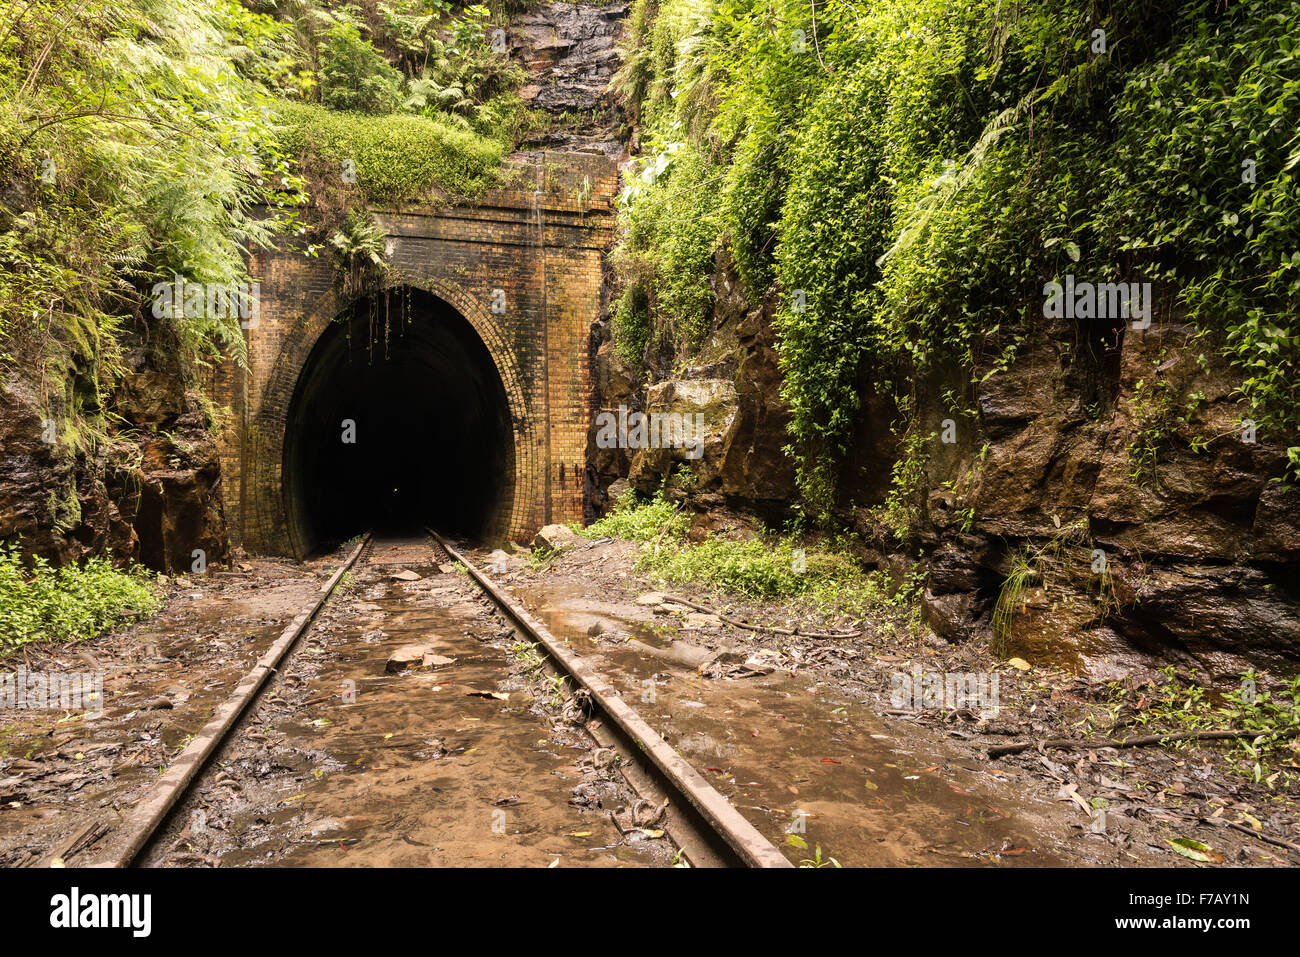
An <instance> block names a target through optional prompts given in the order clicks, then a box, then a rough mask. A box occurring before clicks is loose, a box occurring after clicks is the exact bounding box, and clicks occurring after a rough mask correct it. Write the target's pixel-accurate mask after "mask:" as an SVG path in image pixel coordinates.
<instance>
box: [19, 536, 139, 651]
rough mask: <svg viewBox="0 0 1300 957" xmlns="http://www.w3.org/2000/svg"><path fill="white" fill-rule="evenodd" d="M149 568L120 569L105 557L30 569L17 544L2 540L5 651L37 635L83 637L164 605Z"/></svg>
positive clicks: (44, 637) (43, 637)
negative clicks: (23, 560) (78, 563)
mask: <svg viewBox="0 0 1300 957" xmlns="http://www.w3.org/2000/svg"><path fill="white" fill-rule="evenodd" d="M161 604H162V603H161V601H160V599H159V597H158V594H157V585H156V579H155V578H154V576H153V575H152V574H151V573H150V572H148V571H147V570H146V569H143V568H141V567H138V566H137V567H135V568H132V569H131V570H130V571H126V572H123V571H118V570H117V569H115V568H114V567H113V566H112V564H111V563H110V562H108V561H107V560H106V559H103V558H91V559H89V560H88V561H86V562H85V563H84V564H81V565H67V566H65V567H63V568H57V569H56V568H51V567H50V565H49V563H48V562H46V561H45V559H43V558H39V557H37V558H36V559H35V560H34V563H33V566H32V568H31V569H30V570H29V569H27V568H25V567H24V566H23V563H22V558H21V556H20V554H19V551H18V546H17V545H15V544H12V543H11V544H0V654H3V653H6V652H10V651H13V650H14V649H15V648H19V647H21V646H23V645H25V644H27V643H29V642H33V641H84V640H87V639H90V638H94V637H95V636H96V635H98V634H99V633H100V632H101V631H103V630H105V629H106V628H111V627H113V626H115V625H117V624H119V623H121V622H123V621H126V620H128V619H130V618H134V617H136V616H140V615H148V614H152V613H153V612H155V611H157V610H158V608H159V607H161Z"/></svg>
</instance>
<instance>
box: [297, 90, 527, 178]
mask: <svg viewBox="0 0 1300 957" xmlns="http://www.w3.org/2000/svg"><path fill="white" fill-rule="evenodd" d="M276 115H277V118H278V119H279V120H280V122H281V124H282V128H281V134H280V141H281V145H282V148H283V149H284V151H285V152H286V153H289V154H291V155H295V156H300V157H301V156H311V157H313V158H315V159H316V160H317V161H319V162H320V163H321V164H322V168H330V169H332V170H338V171H342V170H343V169H344V164H345V163H346V162H348V161H350V162H351V163H354V164H355V172H356V180H357V186H358V187H360V189H361V190H362V192H363V194H364V195H365V198H366V199H367V200H368V201H370V202H373V203H400V202H403V201H410V200H418V199H428V198H430V197H431V195H432V194H433V191H434V190H443V191H445V192H446V193H448V194H450V195H452V196H453V197H467V196H473V195H476V194H477V193H479V192H481V191H482V190H484V189H486V188H487V187H489V186H491V185H493V184H494V183H495V182H496V175H497V169H498V167H499V165H500V163H501V159H502V156H503V155H504V153H505V148H504V146H503V144H502V143H500V142H498V141H495V140H491V139H487V138H486V137H483V136H481V135H479V134H477V133H474V132H472V131H470V130H467V129H464V128H463V127H460V126H457V125H454V124H452V123H450V122H447V121H445V120H441V119H430V118H429V117H426V116H408V115H401V114H393V115H389V116H366V115H364V114H360V113H335V112H333V111H331V110H327V109H325V108H324V107H321V106H317V105H314V104H309V103H293V102H290V101H287V100H286V101H281V102H280V103H278V104H277V107H276Z"/></svg>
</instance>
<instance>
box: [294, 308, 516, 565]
mask: <svg viewBox="0 0 1300 957" xmlns="http://www.w3.org/2000/svg"><path fill="white" fill-rule="evenodd" d="M285 429H286V434H285V442H284V490H285V496H286V502H285V504H286V507H287V509H288V512H289V520H290V526H291V528H293V529H294V531H295V536H294V537H295V538H296V539H297V540H298V541H297V542H296V544H297V546H298V548H299V550H300V551H301V552H302V553H303V554H310V553H312V552H316V551H319V550H321V549H323V548H330V547H333V546H334V545H336V544H337V543H338V542H341V541H345V540H346V539H348V538H350V537H352V536H353V535H356V534H358V533H360V532H363V531H366V530H367V529H374V530H375V531H376V532H380V533H389V532H413V531H418V530H419V529H420V528H421V527H422V526H425V525H428V526H432V527H433V528H435V529H437V530H438V531H440V532H446V533H449V534H454V535H464V536H468V537H471V538H482V537H484V536H485V535H486V534H488V532H489V529H490V527H491V523H492V519H493V517H494V515H495V514H496V512H497V510H498V508H499V506H500V505H501V500H502V496H503V495H504V494H506V492H507V489H508V488H509V487H510V481H509V480H510V476H511V475H512V473H513V468H514V458H513V456H514V446H513V442H512V430H511V420H510V412H509V407H508V405H507V402H506V395H505V389H504V388H503V386H502V384H501V379H500V376H499V375H498V374H497V371H496V366H495V364H494V363H493V361H492V357H491V355H490V354H489V353H488V350H487V347H486V346H484V344H483V342H482V340H480V339H479V337H478V335H477V333H476V332H475V331H474V329H473V327H472V326H471V325H470V324H469V323H468V322H467V321H466V320H465V319H464V317H463V316H461V315H460V313H458V312H457V311H456V310H455V309H454V308H453V307H451V306H450V305H448V304H447V303H445V302H444V301H442V300H441V299H438V298H436V297H435V296H432V295H430V294H428V293H426V292H423V291H421V290H416V289H410V288H403V289H395V290H390V291H389V292H387V293H386V294H385V293H379V294H376V295H373V296H369V297H364V298H361V299H359V300H357V301H356V302H355V303H354V304H353V306H352V307H351V308H350V309H349V310H348V312H347V313H345V314H344V315H342V316H340V317H339V319H338V320H337V321H336V322H335V323H334V324H333V326H331V327H330V329H329V330H327V331H326V333H325V334H324V335H322V336H321V339H320V341H319V342H318V343H317V344H316V347H315V349H314V350H313V351H312V354H311V356H310V358H309V359H308V361H307V364H306V365H305V367H304V368H303V371H302V374H301V376H300V378H299V381H298V383H297V387H296V389H295V392H294V397H293V402H292V404H291V405H290V409H289V415H288V419H287V421H286V423H285Z"/></svg>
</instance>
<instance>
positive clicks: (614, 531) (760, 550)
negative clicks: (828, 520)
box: [582, 495, 891, 614]
mask: <svg viewBox="0 0 1300 957" xmlns="http://www.w3.org/2000/svg"><path fill="white" fill-rule="evenodd" d="M688 527H689V520H688V518H687V516H686V514H685V513H684V512H683V511H682V510H681V509H679V508H678V507H677V506H675V505H673V504H672V503H671V502H668V501H666V500H665V499H663V498H662V497H655V498H653V499H651V500H649V501H646V502H637V501H636V499H635V498H634V497H633V496H632V495H627V496H625V497H624V498H623V499H622V500H620V501H619V503H618V505H617V506H615V508H614V510H613V511H612V512H610V514H608V515H606V516H605V517H604V518H602V519H600V521H598V522H594V523H593V524H591V525H589V526H588V527H587V528H585V529H583V530H582V534H584V535H586V536H587V537H589V538H600V537H604V536H607V535H608V536H611V537H614V538H623V539H627V540H629V541H635V542H644V543H645V545H644V547H643V548H642V550H641V554H640V556H639V558H638V560H637V567H638V568H639V569H641V570H644V571H648V572H650V574H651V575H652V576H653V577H655V578H656V579H658V580H660V581H663V582H665V583H668V584H679V585H699V586H702V587H705V588H716V589H720V590H722V591H724V592H729V593H731V594H735V595H743V596H745V597H748V598H760V599H767V600H780V599H786V598H796V599H799V600H800V601H801V602H802V603H803V604H806V605H808V606H811V607H815V608H818V609H821V610H826V611H834V612H840V613H848V614H858V613H862V612H865V611H866V610H867V609H870V608H873V607H879V606H880V605H881V604H882V603H884V602H888V601H890V600H891V599H889V598H888V597H887V592H886V589H885V587H884V582H883V578H882V576H880V575H879V574H873V575H867V574H864V573H863V571H862V569H861V568H859V567H858V565H857V563H856V562H855V561H854V560H853V558H852V557H851V556H850V555H848V554H847V553H846V552H844V551H842V550H838V549H823V548H812V549H803V550H802V555H800V554H799V550H800V549H801V546H800V544H799V542H798V540H797V539H796V538H795V537H793V536H787V537H784V538H770V537H762V538H755V539H750V540H748V541H732V540H730V539H725V538H717V537H713V536H710V537H708V538H705V539H704V540H703V541H702V542H700V543H699V544H691V543H690V542H688V541H687V540H686V530H687V528H688Z"/></svg>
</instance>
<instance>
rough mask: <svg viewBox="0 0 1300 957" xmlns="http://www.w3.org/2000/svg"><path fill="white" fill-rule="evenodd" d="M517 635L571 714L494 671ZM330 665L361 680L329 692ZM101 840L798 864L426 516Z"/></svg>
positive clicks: (536, 860)
mask: <svg viewBox="0 0 1300 957" xmlns="http://www.w3.org/2000/svg"><path fill="white" fill-rule="evenodd" d="M457 565H459V566H460V567H461V568H463V569H464V570H465V572H466V573H467V578H466V577H464V576H462V575H460V574H459V573H458V572H457V571H456V566H457ZM394 569H398V570H397V571H394ZM412 569H414V570H412ZM469 583H472V588H471V587H469ZM349 586H351V588H349ZM356 589H359V593H357V594H353V593H352V592H353V591H354V590H356ZM341 592H342V593H343V594H340V593H341ZM485 634H486V635H487V637H488V638H490V639H491V640H487V639H485ZM430 637H432V639H433V643H432V644H427V654H426V655H425V657H424V658H423V662H424V663H425V665H424V668H420V666H419V665H417V666H416V669H415V670H412V671H410V672H406V671H402V673H401V674H398V675H396V676H395V675H394V674H393V673H392V671H393V666H392V662H393V660H394V657H393V656H400V655H399V653H400V652H401V651H402V650H403V649H407V650H409V649H410V648H412V647H415V648H417V649H419V648H421V647H426V640H427V639H429V638H430ZM413 638H415V639H420V641H418V642H411V641H410V639H413ZM397 646H400V647H397ZM511 647H513V648H514V649H516V650H517V649H520V648H526V649H528V650H529V651H528V653H529V655H530V660H532V661H533V662H534V663H535V667H536V668H537V669H538V670H544V671H545V672H546V674H547V675H548V677H549V681H547V682H545V685H546V687H548V688H551V689H554V694H555V696H556V701H555V704H557V705H562V706H563V708H562V710H564V711H566V712H567V713H568V715H569V716H570V721H569V722H568V725H571V726H564V727H561V728H559V729H558V730H554V729H553V730H554V733H553V734H552V735H551V737H550V738H546V739H541V740H538V739H537V727H538V723H539V722H538V709H537V707H534V708H533V709H532V711H529V710H528V709H527V708H525V707H522V706H520V705H519V704H512V703H511V699H512V698H513V699H514V701H515V702H519V701H525V702H527V701H529V700H531V699H532V698H535V697H536V696H535V695H531V696H530V694H529V692H528V691H527V690H526V689H523V690H521V689H520V687H519V683H518V679H517V677H516V678H512V679H509V680H510V681H512V682H513V683H512V684H509V685H508V686H509V687H510V688H511V690H509V691H501V690H499V689H500V688H503V687H506V686H507V685H506V684H503V683H502V678H501V673H502V672H508V671H509V670H510V669H509V667H508V665H509V660H510V659H509V657H508V656H507V653H506V649H507V648H511ZM408 657H409V654H408ZM385 660H387V666H384V665H383V662H385ZM429 662H432V665H431V666H430V665H429V664H428V663H429ZM429 667H432V671H428V670H427V669H428V668H429ZM515 670H518V669H515ZM339 687H342V688H350V689H351V690H350V691H342V692H340V691H336V692H334V693H331V694H321V690H322V688H339ZM466 689H468V690H466ZM561 689H562V691H561ZM349 694H350V695H351V699H349V697H348V695H349ZM471 712H472V713H471ZM579 712H581V716H580V717H576V719H575V718H574V716H575V715H577V714H578V713H579ZM313 716H315V717H313ZM548 720H549V719H548ZM542 723H543V724H545V723H546V721H545V720H544V721H543V722H542ZM552 723H554V722H552ZM575 754H576V755H578V758H577V760H576V762H575V761H573V760H571V757H572V756H573V755H575ZM458 774H459V776H457V775H458ZM579 776H581V780H580V781H579V782H578V783H577V785H576V786H573V787H570V785H571V784H572V782H573V780H574V779H575V778H577V777H579ZM516 790H517V791H518V793H517V794H516V793H511V792H513V791H516ZM289 792H294V793H289ZM570 792H572V795H571V794H570ZM575 808H578V809H579V810H575ZM616 808H617V809H620V810H621V812H622V817H623V818H624V820H620V816H619V815H618V814H616V813H615V810H616ZM629 809H630V814H629ZM488 822H490V824H489V823H488ZM485 826H490V827H491V833H492V837H486V836H485V834H484V832H483V829H484V827H485ZM566 828H578V829H577V830H567V831H566V830H565V829H566ZM556 835H561V837H556ZM498 837H499V838H501V840H498V841H496V843H493V840H494V839H495V838H498ZM669 841H671V844H672V845H673V847H672V848H664V845H665V844H667V843H668V842H669ZM93 843H94V847H93V848H92V849H91V851H90V853H89V854H88V855H87V857H88V858H89V859H90V862H91V864H92V866H97V867H110V868H112V867H116V868H122V867H130V866H174V865H177V864H186V863H202V864H221V865H235V866H241V865H253V864H284V865H294V864H308V865H324V866H329V865H331V864H335V863H343V862H344V861H343V860H340V859H338V857H337V855H338V854H339V853H340V852H342V853H344V854H345V855H346V863H349V864H358V863H360V864H363V865H365V864H369V865H373V866H383V865H388V864H393V865H419V864H457V863H486V864H498V865H504V866H513V865H519V866H530V865H532V866H554V864H555V863H558V861H559V859H560V858H561V857H565V856H567V857H569V858H571V859H576V860H578V861H579V862H582V863H586V862H590V865H591V866H594V865H595V864H598V863H599V864H613V863H629V862H631V863H639V864H648V865H656V864H657V865H663V864H666V863H669V862H671V863H680V862H685V863H689V864H690V865H692V866H696V867H789V866H791V865H790V864H789V862H788V861H787V860H786V858H785V857H784V856H783V855H782V854H781V852H780V851H779V850H777V848H776V847H775V846H773V845H772V844H771V843H770V842H769V841H768V840H767V839H766V838H764V837H763V836H762V835H761V834H760V833H759V832H758V831H757V830H756V829H755V828H754V827H753V825H751V824H750V823H749V822H748V821H747V820H746V819H745V818H744V817H742V816H741V815H740V813H739V812H737V811H736V810H735V809H734V808H733V807H732V806H731V804H730V803H729V802H728V801H727V799H726V798H725V797H723V796H722V795H721V794H720V793H719V792H718V791H717V790H715V789H714V788H713V787H712V786H711V785H710V784H709V783H708V782H707V781H705V780H704V779H703V778H702V777H701V775H700V774H699V773H698V772H697V771H696V770H695V769H694V768H693V767H692V766H691V765H690V764H689V763H688V762H687V761H686V760H684V759H683V758H682V757H681V756H680V755H679V754H678V753H677V752H676V751H675V750H674V749H673V748H671V747H670V746H669V745H668V744H667V743H665V742H664V740H663V739H662V738H661V737H660V736H659V735H658V734H657V733H656V732H655V731H654V730H653V729H652V728H651V727H650V725H648V724H647V723H646V722H645V720H644V719H643V718H642V717H641V716H640V715H639V714H637V712H636V710H635V709H634V708H633V707H632V706H631V705H629V704H628V703H627V701H626V700H624V699H623V698H622V697H621V696H620V695H619V694H618V693H617V692H616V691H615V690H614V688H613V687H612V686H611V685H610V684H609V683H608V682H607V681H606V680H605V679H604V678H602V677H601V675H600V674H599V673H597V672H596V671H595V670H594V669H593V668H592V667H591V666H590V664H589V663H588V662H586V661H584V660H583V659H582V658H581V657H580V656H578V655H577V654H575V653H574V652H573V651H572V650H571V649H570V648H569V647H567V646H566V644H565V643H564V642H561V641H559V640H557V639H556V638H555V636H554V635H552V634H551V633H550V632H549V631H548V630H547V629H546V627H545V626H544V625H542V624H541V623H540V622H538V621H537V620H535V619H534V618H533V617H532V616H530V615H529V614H528V612H527V611H526V610H525V609H524V608H523V607H522V606H521V605H520V604H519V603H518V602H516V601H515V600H514V599H513V598H512V597H511V596H510V594H509V593H507V592H506V590H505V589H503V588H502V587H500V586H499V585H498V584H497V583H496V582H494V581H493V580H492V578H491V577H490V576H488V575H487V574H486V573H485V572H484V571H482V570H481V569H479V568H478V567H477V566H476V565H475V564H474V563H473V562H472V561H471V560H470V559H469V558H468V557H467V556H466V555H465V554H463V553H462V552H461V551H460V550H459V549H458V548H457V547H456V545H455V544H453V543H451V542H448V541H446V540H445V539H443V538H442V537H441V536H439V535H438V534H437V533H436V532H433V531H432V530H428V537H427V538H421V539H419V540H411V539H402V540H390V539H378V540H377V539H375V538H374V537H373V536H371V535H366V536H365V537H364V538H363V540H362V541H361V542H359V543H358V544H357V545H356V546H355V547H354V548H353V549H352V551H351V552H350V553H349V554H348V556H347V558H346V559H345V560H344V561H343V563H342V564H341V565H340V566H339V568H338V569H337V570H336V571H335V572H334V574H333V575H332V576H331V577H330V579H329V580H328V581H327V582H326V583H325V585H324V586H323V587H322V588H321V591H320V594H319V595H318V596H317V598H316V599H315V600H314V601H313V602H312V603H311V605H310V606H309V607H307V608H304V609H303V610H302V611H301V612H300V613H299V614H298V616H297V617H296V618H295V619H294V620H293V622H291V623H290V624H289V625H288V626H287V627H286V628H285V629H284V631H283V632H282V633H281V635H280V636H279V638H278V639H277V640H276V641H275V642H274V643H273V644H272V646H271V647H270V648H269V649H268V650H267V651H266V652H265V654H263V656H262V657H261V658H260V659H259V660H258V662H257V664H256V665H255V666H254V667H253V669H252V670H251V671H250V672H248V674H247V675H245V677H244V678H243V680H242V681H240V683H239V684H238V685H237V686H236V688H235V690H234V691H233V692H232V693H231V694H230V695H229V696H228V697H227V698H226V699H225V700H224V701H223V702H222V703H221V704H220V705H219V706H218V707H217V708H216V709H215V710H214V712H213V714H212V717H211V719H210V720H209V721H208V722H207V724H206V725H205V726H204V727H203V728H202V729H201V730H200V731H199V732H198V733H197V734H196V735H195V736H194V737H193V739H192V740H191V741H190V742H189V743H188V745H187V746H186V747H185V748H184V749H183V750H182V751H181V753H180V754H179V755H178V756H177V757H176V758H175V759H174V760H173V761H172V763H171V765H170V766H169V767H168V768H167V770H166V771H165V772H164V773H163V774H162V776H161V777H160V778H159V779H158V781H157V782H156V783H155V784H154V785H153V786H152V787H151V788H150V789H149V791H148V792H146V794H145V795H144V797H143V798H142V799H141V800H140V801H139V802H138V803H137V804H136V805H135V806H134V807H133V808H132V809H131V810H130V812H129V813H127V815H126V816H125V818H124V819H122V820H121V822H120V823H119V824H118V825H117V826H116V827H114V828H113V829H112V830H111V832H110V833H108V834H107V835H106V836H102V837H98V836H97V837H96V838H94V839H93ZM483 847H488V848H490V849H491V850H490V854H489V855H486V856H489V857H490V859H489V860H483V857H484V856H485V855H484V853H483V851H482V850H481V849H482V848H483ZM557 847H558V848H559V849H558V850H557ZM422 848H424V849H427V850H421V849H422ZM331 855H334V856H331ZM584 855H585V858H584ZM544 859H549V860H550V862H551V863H550V864H549V865H543V864H542V861H543V860H544Z"/></svg>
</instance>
